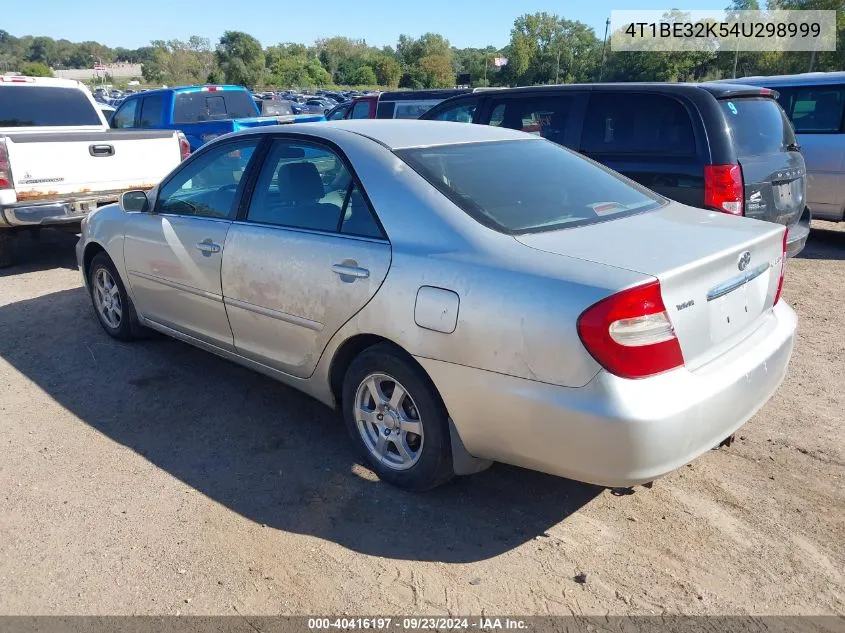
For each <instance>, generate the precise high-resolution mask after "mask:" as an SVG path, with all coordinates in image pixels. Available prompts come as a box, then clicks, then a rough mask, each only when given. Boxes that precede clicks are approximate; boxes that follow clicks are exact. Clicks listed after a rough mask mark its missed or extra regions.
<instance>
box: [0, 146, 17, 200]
mask: <svg viewBox="0 0 845 633" xmlns="http://www.w3.org/2000/svg"><path fill="white" fill-rule="evenodd" d="M0 189H14V185H13V184H12V164H11V163H10V162H9V150H8V148H7V147H6V139H4V138H0Z"/></svg>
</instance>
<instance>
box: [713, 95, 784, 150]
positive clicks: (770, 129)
mask: <svg viewBox="0 0 845 633" xmlns="http://www.w3.org/2000/svg"><path fill="white" fill-rule="evenodd" d="M719 105H720V106H721V107H722V111H723V112H724V113H725V119H727V122H728V128H729V130H730V133H731V138H732V139H733V142H734V148H735V149H736V155H737V157H739V158H740V159H742V158H743V157H746V156H762V155H764V154H772V153H777V152H785V151H787V146H789V145H791V144H793V143H795V134H793V133H792V127H791V126H790V125H789V120H788V119H787V118H786V115H785V114H784V112H783V110H782V109H781V107H780V106H779V105H778V103H777V101H775V100H774V99H769V98H766V97H751V98H742V99H727V100H722V101H719Z"/></svg>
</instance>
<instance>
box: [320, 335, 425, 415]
mask: <svg viewBox="0 0 845 633" xmlns="http://www.w3.org/2000/svg"><path fill="white" fill-rule="evenodd" d="M379 343H387V344H388V345H390V346H391V347H393V348H394V349H395V350H396V351H397V352H399V353H400V354H402V355H403V356H405V357H406V358H408V359H410V360H411V361H413V362H414V364H418V363H417V362H416V360H414V357H413V356H411V355H410V354H409V353H408V352H406V351H405V350H404V349H402V348H401V347H400V346H399V345H397V344H396V343H394V342H393V341H391V340H390V339H386V338H384V337H383V336H378V335H377V334H356V335H355V336H352V337H350V338H348V339H346V340H345V341H344V342H343V343H342V344H341V346H340V347H339V348H338V350H337V351H336V352H335V354H334V358H332V364H331V366H330V367H329V386H330V387H331V390H332V395H333V396H334V399H335V403H336V404H337V406H340V404H341V402H342V400H343V377H344V376H345V375H346V370H347V369H349V365H350V363H352V360H353V359H354V358H355V357H356V356H357V355H358V354H360V353H361V352H363V351H364V350H365V349H367V348H368V347H372V346H373V345H377V344H379ZM426 377H427V376H426Z"/></svg>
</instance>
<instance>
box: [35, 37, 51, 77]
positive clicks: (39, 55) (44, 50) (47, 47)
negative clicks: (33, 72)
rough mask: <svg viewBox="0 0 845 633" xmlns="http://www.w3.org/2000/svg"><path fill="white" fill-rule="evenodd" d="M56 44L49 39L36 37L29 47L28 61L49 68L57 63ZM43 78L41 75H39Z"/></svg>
mask: <svg viewBox="0 0 845 633" xmlns="http://www.w3.org/2000/svg"><path fill="white" fill-rule="evenodd" d="M57 52H58V49H57V47H56V42H55V40H54V39H53V38H51V37H36V38H34V39H33V40H32V44H30V47H29V61H31V62H39V63H41V64H46V65H47V66H50V65H51V64H55V63H56V61H57ZM39 76H43V75H39Z"/></svg>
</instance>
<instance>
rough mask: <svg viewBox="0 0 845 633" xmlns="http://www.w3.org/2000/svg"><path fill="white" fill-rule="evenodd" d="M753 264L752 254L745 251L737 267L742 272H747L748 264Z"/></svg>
mask: <svg viewBox="0 0 845 633" xmlns="http://www.w3.org/2000/svg"><path fill="white" fill-rule="evenodd" d="M750 263H751V253H750V252H749V251H745V252H744V253H743V254H742V255H740V256H739V260H738V261H737V263H736V267H737V268H739V269H740V270H745V269H746V268H748V264H750Z"/></svg>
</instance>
